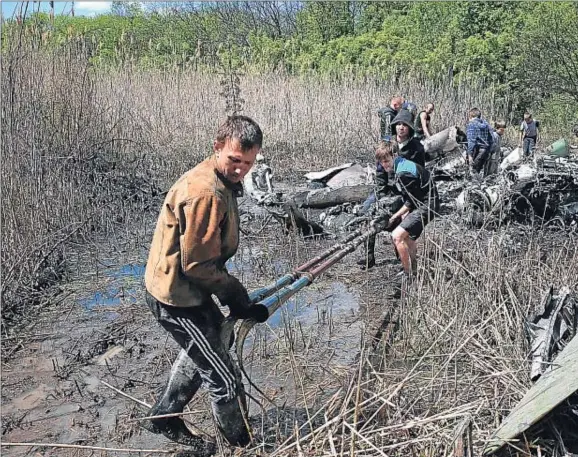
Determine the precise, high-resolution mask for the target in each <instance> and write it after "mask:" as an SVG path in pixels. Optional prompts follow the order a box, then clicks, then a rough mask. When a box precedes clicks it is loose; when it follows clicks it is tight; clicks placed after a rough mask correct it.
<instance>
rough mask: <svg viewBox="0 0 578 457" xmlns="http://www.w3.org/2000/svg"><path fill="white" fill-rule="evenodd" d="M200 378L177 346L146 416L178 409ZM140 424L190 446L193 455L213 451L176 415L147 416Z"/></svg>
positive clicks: (187, 399)
mask: <svg viewBox="0 0 578 457" xmlns="http://www.w3.org/2000/svg"><path fill="white" fill-rule="evenodd" d="M201 384H202V380H201V376H200V375H199V373H198V371H197V368H196V367H195V365H194V363H193V361H192V360H191V358H190V357H189V356H188V355H187V352H186V351H185V350H181V352H180V353H179V355H178V357H177V360H175V363H173V366H172V368H171V373H170V375H169V380H168V382H167V385H166V386H165V389H164V392H163V394H162V395H161V396H160V397H159V399H158V400H157V402H156V403H155V405H154V406H153V407H152V408H151V409H150V410H149V412H148V414H147V415H148V416H162V415H164V414H173V413H182V412H183V410H184V409H185V406H187V404H188V403H189V402H190V401H191V399H192V398H193V396H194V395H195V393H197V390H199V387H201ZM142 426H143V428H145V429H146V430H148V431H150V432H153V433H162V434H163V435H164V436H165V437H166V438H168V439H169V440H171V441H174V442H176V443H179V444H184V445H185V446H190V447H191V448H193V449H191V451H193V452H194V455H198V456H210V455H213V454H215V452H216V451H217V448H216V445H215V443H213V442H210V441H205V440H204V439H203V438H201V437H200V436H196V435H193V434H192V433H191V432H190V430H189V429H188V428H187V426H186V425H185V422H184V421H183V420H182V418H180V417H168V418H164V419H163V418H159V419H150V420H149V421H148V423H143V424H142Z"/></svg>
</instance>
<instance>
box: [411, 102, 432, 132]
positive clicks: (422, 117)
mask: <svg viewBox="0 0 578 457" xmlns="http://www.w3.org/2000/svg"><path fill="white" fill-rule="evenodd" d="M433 112H434V104H433V103H428V104H427V106H426V107H425V109H424V110H423V111H420V113H419V114H418V116H417V118H416V120H415V129H414V130H415V134H414V136H415V137H416V138H417V139H418V140H420V141H421V140H423V139H424V138H429V137H430V136H431V127H430V122H431V115H432V113H433Z"/></svg>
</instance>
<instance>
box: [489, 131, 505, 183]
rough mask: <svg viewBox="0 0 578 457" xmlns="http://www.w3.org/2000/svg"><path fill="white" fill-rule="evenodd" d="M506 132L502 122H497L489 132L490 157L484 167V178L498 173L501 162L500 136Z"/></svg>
mask: <svg viewBox="0 0 578 457" xmlns="http://www.w3.org/2000/svg"><path fill="white" fill-rule="evenodd" d="M505 131H506V123H505V122H504V121H497V122H496V123H495V124H494V128H493V129H492V130H491V134H492V147H491V148H490V156H489V158H488V160H487V161H486V165H485V167H484V176H490V175H494V174H496V173H497V172H498V167H499V166H500V162H501V161H502V158H503V157H502V136H504V132H505Z"/></svg>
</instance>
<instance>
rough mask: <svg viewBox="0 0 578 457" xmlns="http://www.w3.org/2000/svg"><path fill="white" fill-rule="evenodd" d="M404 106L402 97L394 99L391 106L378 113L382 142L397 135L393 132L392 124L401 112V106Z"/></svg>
mask: <svg viewBox="0 0 578 457" xmlns="http://www.w3.org/2000/svg"><path fill="white" fill-rule="evenodd" d="M402 104H403V98H402V97H393V98H392V99H391V102H390V103H389V106H386V107H385V108H381V109H380V110H378V111H377V114H378V116H379V138H380V140H384V139H386V138H387V137H391V136H393V135H394V134H395V132H394V131H393V130H392V127H391V123H392V122H393V119H394V118H395V116H397V113H398V112H399V110H400V108H401V105H402Z"/></svg>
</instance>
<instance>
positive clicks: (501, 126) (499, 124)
mask: <svg viewBox="0 0 578 457" xmlns="http://www.w3.org/2000/svg"><path fill="white" fill-rule="evenodd" d="M494 128H495V129H505V128H506V121H496V122H495V123H494Z"/></svg>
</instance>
